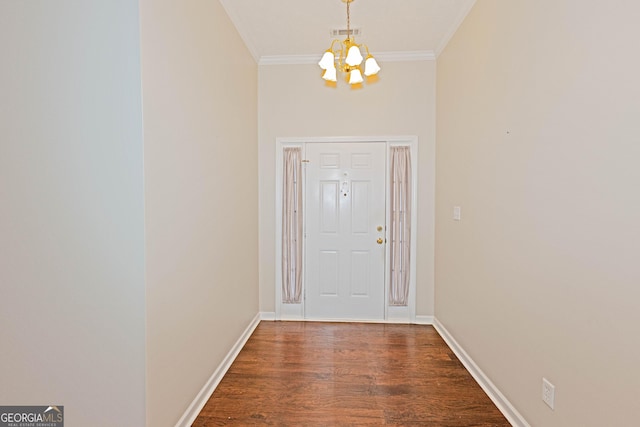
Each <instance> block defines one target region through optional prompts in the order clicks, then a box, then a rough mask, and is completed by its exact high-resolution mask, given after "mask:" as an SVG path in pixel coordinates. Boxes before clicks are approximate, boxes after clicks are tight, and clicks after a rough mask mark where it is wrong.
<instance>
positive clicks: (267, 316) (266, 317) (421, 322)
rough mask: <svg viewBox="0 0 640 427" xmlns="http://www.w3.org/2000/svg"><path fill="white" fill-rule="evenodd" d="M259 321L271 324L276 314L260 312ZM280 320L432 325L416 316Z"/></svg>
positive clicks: (287, 318)
mask: <svg viewBox="0 0 640 427" xmlns="http://www.w3.org/2000/svg"><path fill="white" fill-rule="evenodd" d="M260 320H265V321H268V322H273V321H275V320H276V313H275V312H273V311H262V312H260ZM281 320H293V321H299V322H362V323H413V324H415V325H433V316H416V318H415V321H414V322H410V321H408V320H406V319H388V320H375V321H371V320H358V319H338V320H336V319H324V320H323V319H305V318H297V317H296V318H289V317H285V318H283V319H281Z"/></svg>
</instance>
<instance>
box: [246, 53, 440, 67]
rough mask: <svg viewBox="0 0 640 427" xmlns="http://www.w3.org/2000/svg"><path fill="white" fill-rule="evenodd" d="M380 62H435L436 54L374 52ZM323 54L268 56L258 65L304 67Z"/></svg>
mask: <svg viewBox="0 0 640 427" xmlns="http://www.w3.org/2000/svg"><path fill="white" fill-rule="evenodd" d="M373 55H374V56H375V57H376V59H377V60H378V61H380V62H409V61H434V60H435V59H436V54H435V53H434V52H433V51H431V50H411V51H402V52H373ZM320 58H322V53H319V54H311V55H266V56H262V57H260V59H259V60H258V65H303V64H317V63H318V61H320Z"/></svg>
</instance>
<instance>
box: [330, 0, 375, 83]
mask: <svg viewBox="0 0 640 427" xmlns="http://www.w3.org/2000/svg"><path fill="white" fill-rule="evenodd" d="M342 2H343V3H346V4H347V38H346V39H344V40H337V39H336V40H333V42H332V43H331V47H330V48H329V49H327V50H326V52H325V53H324V55H323V56H322V59H321V60H320V62H318V65H319V66H320V68H322V69H323V70H325V71H324V73H323V74H322V78H323V79H325V80H326V81H329V82H335V81H336V80H337V70H340V71H341V72H343V73H345V74H346V75H347V78H348V81H349V84H350V85H355V84H359V83H362V82H363V81H364V78H363V77H362V74H363V70H362V68H361V67H360V65H361V64H362V61H363V60H364V75H365V76H367V77H369V76H374V75H376V74H378V71H380V67H379V66H378V63H377V62H376V60H375V58H374V57H373V55H371V53H369V48H368V47H367V46H366V45H364V44H357V43H356V41H355V39H354V38H353V35H352V34H351V15H350V11H349V6H350V5H351V2H353V0H342ZM336 45H337V47H336ZM361 48H364V49H365V51H366V54H367V56H366V59H365V58H364V57H363V56H362V52H361V51H360V49H361Z"/></svg>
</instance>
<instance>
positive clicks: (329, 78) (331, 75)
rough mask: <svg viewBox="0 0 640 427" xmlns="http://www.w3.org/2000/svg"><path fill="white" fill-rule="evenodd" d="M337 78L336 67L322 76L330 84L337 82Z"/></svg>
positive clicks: (328, 69)
mask: <svg viewBox="0 0 640 427" xmlns="http://www.w3.org/2000/svg"><path fill="white" fill-rule="evenodd" d="M336 77H337V76H336V67H331V68H327V70H326V71H325V72H324V74H323V75H322V78H323V79H325V80H326V81H328V82H335V81H336V80H337V79H336Z"/></svg>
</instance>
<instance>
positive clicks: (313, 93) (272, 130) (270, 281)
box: [259, 61, 435, 315]
mask: <svg viewBox="0 0 640 427" xmlns="http://www.w3.org/2000/svg"><path fill="white" fill-rule="evenodd" d="M380 65H381V67H382V68H383V70H382V71H381V72H380V81H379V82H378V83H376V84H371V85H367V86H365V87H364V88H363V89H361V90H357V91H353V90H350V89H349V88H348V84H346V83H345V82H342V81H341V82H339V84H338V87H337V88H328V87H325V85H324V80H322V79H321V78H320V77H321V70H320V68H318V66H317V65H314V64H310V65H263V66H260V70H259V74H260V78H259V135H260V140H259V156H260V166H259V170H260V310H261V311H266V312H274V311H275V268H276V265H278V264H277V263H276V260H275V257H274V254H275V159H276V157H275V155H276V154H275V153H276V151H275V150H276V138H278V137H325V136H380V135H417V136H418V138H419V159H418V162H419V174H420V175H419V194H418V209H419V218H418V248H417V252H418V253H417V258H416V262H417V310H416V313H417V314H418V315H433V259H434V256H433V227H434V226H433V223H434V207H433V200H434V175H435V170H434V165H435V156H434V154H435V148H434V145H435V142H434V136H435V116H434V114H435V113H434V109H435V93H434V91H435V63H434V62H433V61H420V62H392V63H381V64H380Z"/></svg>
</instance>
